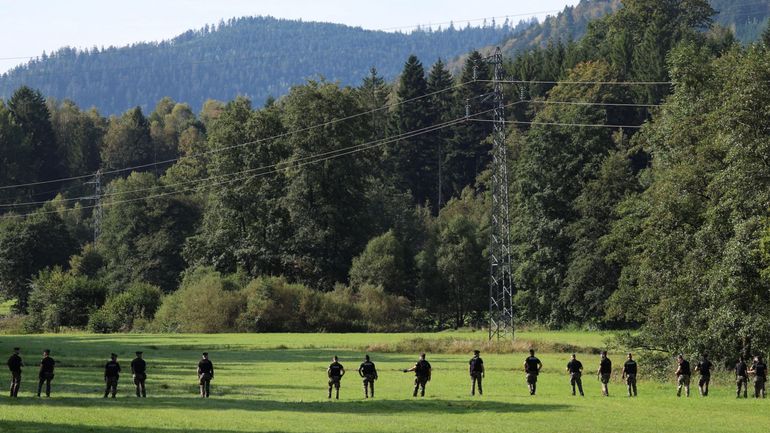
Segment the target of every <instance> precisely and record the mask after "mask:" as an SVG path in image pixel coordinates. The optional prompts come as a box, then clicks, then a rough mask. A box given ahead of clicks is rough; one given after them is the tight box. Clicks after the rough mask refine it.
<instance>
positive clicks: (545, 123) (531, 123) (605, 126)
mask: <svg viewBox="0 0 770 433" xmlns="http://www.w3.org/2000/svg"><path fill="white" fill-rule="evenodd" d="M470 121H471V122H493V121H492V120H486V119H471V120H470ZM505 123H513V124H516V125H531V126H575V127H584V128H612V129H621V128H622V129H639V128H642V127H643V126H644V125H606V124H597V123H562V122H537V121H533V122H527V121H523V120H506V121H505Z"/></svg>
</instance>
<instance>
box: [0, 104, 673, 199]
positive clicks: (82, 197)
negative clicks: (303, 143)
mask: <svg viewBox="0 0 770 433" xmlns="http://www.w3.org/2000/svg"><path fill="white" fill-rule="evenodd" d="M481 96H484V95H481ZM475 98H477V97H475ZM525 103H531V104H546V105H549V104H555V105H578V106H620V107H639V108H655V107H661V106H662V105H661V104H633V103H611V102H581V101H548V100H544V101H535V100H528V101H516V102H513V103H510V104H508V105H506V107H510V106H513V105H518V104H525ZM473 121H474V122H487V120H483V119H475V120H473ZM506 122H507V123H516V121H506ZM536 124H542V122H538V123H536ZM607 127H610V126H607ZM627 127H628V126H627ZM269 139H270V137H268V138H265V139H262V140H269ZM363 145H366V143H365V144H362V145H356V146H351V147H350V148H356V147H359V146H363ZM343 150H347V149H343ZM337 151H340V150H336V151H329V152H326V153H324V154H320V155H314V156H308V157H305V158H302V159H307V158H311V157H318V156H324V155H327V154H332V153H335V152H337ZM273 166H274V165H270V166H263V167H259V168H253V169H248V170H243V171H240V172H235V173H232V174H228V175H219V176H211V177H207V178H204V179H198V180H193V181H189V182H178V183H175V184H169V185H165V186H166V187H174V186H178V185H185V184H189V183H198V182H205V181H208V180H213V179H218V178H221V177H226V176H229V175H235V174H243V173H249V172H254V171H258V170H262V169H267V168H271V167H273ZM91 176H92V175H91ZM151 189H155V187H151V188H140V189H136V190H129V191H121V192H111V193H104V194H101V197H110V196H114V195H122V194H130V193H134V192H143V191H147V190H151ZM91 198H92V196H80V197H71V198H64V199H61V200H60V201H61V202H73V201H80V200H87V199H91ZM49 201H50V200H39V201H30V202H24V203H7V204H0V208H16V207H24V206H33V205H41V204H45V203H48V202H49Z"/></svg>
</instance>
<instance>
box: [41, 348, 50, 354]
mask: <svg viewBox="0 0 770 433" xmlns="http://www.w3.org/2000/svg"><path fill="white" fill-rule="evenodd" d="M43 354H45V355H50V354H51V349H45V350H43Z"/></svg>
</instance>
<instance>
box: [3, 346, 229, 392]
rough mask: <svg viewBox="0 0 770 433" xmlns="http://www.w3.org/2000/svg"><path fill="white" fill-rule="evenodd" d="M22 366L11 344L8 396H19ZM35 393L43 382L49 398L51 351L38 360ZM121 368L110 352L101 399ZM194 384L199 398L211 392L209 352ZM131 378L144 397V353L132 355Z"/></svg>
mask: <svg viewBox="0 0 770 433" xmlns="http://www.w3.org/2000/svg"><path fill="white" fill-rule="evenodd" d="M23 367H25V365H24V361H23V360H22V358H21V348H18V347H14V348H13V354H12V355H11V357H10V358H8V369H9V370H10V372H11V397H13V398H15V397H18V396H19V389H20V388H21V373H22V368H23ZM39 367H40V370H39V371H38V379H39V380H38V386H37V396H38V397H40V396H41V392H42V389H43V385H45V396H46V397H51V381H53V379H54V370H55V368H56V361H55V360H54V359H53V358H52V357H51V350H50V349H45V350H44V351H43V358H42V359H41V360H40V363H39ZM121 372H122V369H121V367H120V363H119V362H118V355H117V354H115V353H112V354H110V359H109V360H108V361H107V363H106V364H105V365H104V385H105V387H104V398H107V397H110V396H111V397H112V398H115V397H116V395H117V393H118V382H119V380H120V374H121ZM197 375H198V384H199V386H200V396H201V398H208V397H209V396H210V395H211V380H212V379H214V364H213V363H212V362H211V360H210V359H209V354H208V353H207V352H203V354H202V355H201V360H200V361H199V362H198V370H197ZM131 377H132V379H133V382H134V387H135V390H136V396H137V397H142V398H146V397H147V387H146V386H145V383H146V381H147V362H146V361H145V360H144V353H143V352H141V351H137V352H136V358H134V359H133V360H132V361H131Z"/></svg>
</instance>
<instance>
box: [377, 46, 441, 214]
mask: <svg viewBox="0 0 770 433" xmlns="http://www.w3.org/2000/svg"><path fill="white" fill-rule="evenodd" d="M427 89H428V83H427V81H426V80H425V69H424V68H423V66H422V63H421V62H420V61H419V60H418V59H417V56H414V55H412V56H410V57H409V60H407V62H406V64H405V65H404V71H403V72H402V74H401V79H400V80H399V88H398V92H397V95H398V102H399V105H398V106H397V107H396V109H395V112H394V120H393V133H394V134H404V133H409V132H413V131H418V130H421V129H423V128H425V127H427V126H430V125H431V123H430V119H428V116H426V114H427V113H429V112H430V100H429V99H428V98H426V97H425V95H426V94H427V93H428V91H427ZM429 143H430V142H429V140H428V139H427V137H426V136H425V135H418V136H415V137H412V138H406V139H402V140H399V141H398V142H396V143H393V144H391V145H390V148H389V149H388V151H389V154H388V156H389V159H390V163H391V164H392V167H393V171H392V173H393V176H394V178H393V182H394V184H395V185H397V186H399V187H400V188H401V189H402V190H404V191H411V193H412V196H413V197H414V199H415V201H416V202H417V203H420V204H422V203H425V202H426V201H429V200H430V198H431V197H434V196H435V194H434V192H435V189H436V188H435V186H434V185H435V173H434V172H435V166H436V164H435V151H434V150H433V149H431V148H430V144H429Z"/></svg>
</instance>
